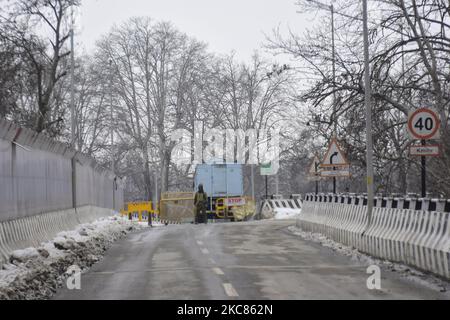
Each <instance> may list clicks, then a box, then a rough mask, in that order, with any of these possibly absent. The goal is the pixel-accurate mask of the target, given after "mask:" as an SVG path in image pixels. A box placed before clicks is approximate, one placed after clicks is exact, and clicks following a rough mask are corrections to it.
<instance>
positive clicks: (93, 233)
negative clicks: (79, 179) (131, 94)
mask: <svg viewBox="0 0 450 320" xmlns="http://www.w3.org/2000/svg"><path fill="white" fill-rule="evenodd" d="M146 227H147V226H146V225H144V224H138V223H134V222H132V221H128V220H127V219H125V218H121V217H118V216H114V217H108V218H102V219H99V220H97V221H94V222H92V223H88V224H82V225H79V226H78V227H77V229H76V230H72V231H64V232H60V233H59V234H58V235H57V236H56V237H55V238H54V239H53V240H52V241H49V242H45V243H42V244H41V245H40V247H38V248H27V249H24V250H17V251H14V252H13V253H12V254H11V256H10V261H9V263H8V264H5V265H3V266H2V268H1V269H0V300H4V299H20V300H23V299H27V300H29V299H45V298H49V297H51V296H52V295H53V294H54V293H55V292H56V289H57V288H58V287H61V286H62V284H63V283H64V280H65V279H66V278H67V276H68V275H67V274H66V271H67V270H68V269H69V267H70V266H73V265H76V266H78V267H80V268H81V270H83V271H86V270H87V269H88V268H89V267H90V266H92V265H93V264H94V263H96V262H97V261H99V260H100V259H101V258H102V256H103V254H104V252H105V251H106V250H107V249H108V248H109V247H110V246H111V245H112V243H113V242H114V241H115V240H118V239H120V238H122V237H123V236H124V235H126V234H127V233H129V232H132V231H135V230H140V229H143V228H146Z"/></svg>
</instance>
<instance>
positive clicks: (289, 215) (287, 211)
mask: <svg viewBox="0 0 450 320" xmlns="http://www.w3.org/2000/svg"><path fill="white" fill-rule="evenodd" d="M301 211H302V210H301V209H292V208H274V209H273V212H274V217H273V219H275V220H284V219H295V218H296V217H297V216H298V215H299V214H300V213H301Z"/></svg>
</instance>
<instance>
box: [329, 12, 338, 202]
mask: <svg viewBox="0 0 450 320" xmlns="http://www.w3.org/2000/svg"><path fill="white" fill-rule="evenodd" d="M330 11H331V47H332V49H331V55H332V61H333V67H332V68H333V116H332V119H331V120H332V121H333V138H337V114H336V112H337V111H336V109H337V108H336V47H335V38H334V6H333V4H331V5H330ZM333 169H334V168H333ZM336 191H337V190H336V177H333V194H336Z"/></svg>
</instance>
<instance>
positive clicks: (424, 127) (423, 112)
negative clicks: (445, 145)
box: [408, 108, 440, 140]
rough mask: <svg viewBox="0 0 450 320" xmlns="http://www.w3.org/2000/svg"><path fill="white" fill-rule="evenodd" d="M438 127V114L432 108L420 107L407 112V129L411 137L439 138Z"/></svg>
mask: <svg viewBox="0 0 450 320" xmlns="http://www.w3.org/2000/svg"><path fill="white" fill-rule="evenodd" d="M439 127H440V121H439V118H438V115H437V113H436V112H435V111H434V110H432V109H428V108H421V109H417V110H415V111H413V112H410V113H409V116H408V131H409V134H410V135H411V137H412V138H413V139H418V140H431V139H439V137H440V136H439Z"/></svg>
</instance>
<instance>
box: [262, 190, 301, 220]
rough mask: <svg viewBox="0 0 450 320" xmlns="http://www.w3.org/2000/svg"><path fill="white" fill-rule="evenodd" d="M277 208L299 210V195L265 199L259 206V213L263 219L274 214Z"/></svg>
mask: <svg viewBox="0 0 450 320" xmlns="http://www.w3.org/2000/svg"><path fill="white" fill-rule="evenodd" d="M277 208H286V209H294V210H300V209H302V200H301V196H300V195H292V196H291V198H290V199H282V198H279V199H267V200H264V202H263V204H262V206H261V215H262V217H263V218H264V219H270V218H273V217H274V216H275V210H276V209H277Z"/></svg>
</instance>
